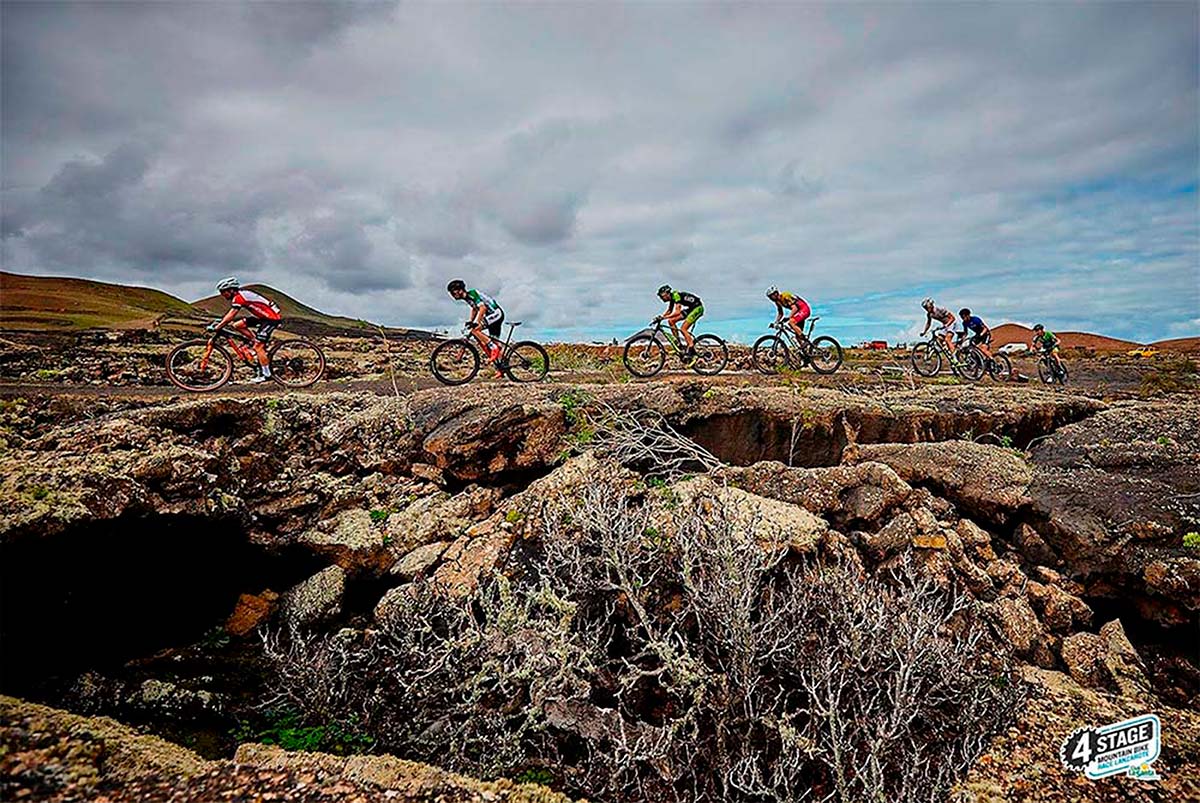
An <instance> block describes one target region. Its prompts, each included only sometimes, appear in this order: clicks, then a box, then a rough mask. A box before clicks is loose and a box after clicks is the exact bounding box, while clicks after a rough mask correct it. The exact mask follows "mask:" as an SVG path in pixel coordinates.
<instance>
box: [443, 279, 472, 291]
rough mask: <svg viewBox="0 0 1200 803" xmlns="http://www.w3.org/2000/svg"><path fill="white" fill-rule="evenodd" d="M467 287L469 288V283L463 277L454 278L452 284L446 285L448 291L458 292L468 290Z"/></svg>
mask: <svg viewBox="0 0 1200 803" xmlns="http://www.w3.org/2000/svg"><path fill="white" fill-rule="evenodd" d="M466 289H467V283H466V282H464V281H463V280H462V279H453V280H451V282H450V284H448V285H446V292H447V293H457V292H458V291H460V290H466Z"/></svg>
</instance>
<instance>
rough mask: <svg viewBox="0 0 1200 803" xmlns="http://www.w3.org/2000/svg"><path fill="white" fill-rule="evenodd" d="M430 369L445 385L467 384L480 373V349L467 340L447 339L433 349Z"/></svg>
mask: <svg viewBox="0 0 1200 803" xmlns="http://www.w3.org/2000/svg"><path fill="white" fill-rule="evenodd" d="M429 370H430V371H432V372H433V375H434V376H435V377H437V380H438V381H439V382H441V383H442V384H443V385H465V384H466V383H468V382H470V381H471V380H472V379H474V378H475V374H477V373H479V350H478V349H476V348H475V346H474V344H472V343H469V342H467V341H466V340H447V341H446V342H445V343H442V344H441V345H440V346H438V347H437V348H435V349H434V350H433V354H432V355H431V356H430V358H429Z"/></svg>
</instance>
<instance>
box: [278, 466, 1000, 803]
mask: <svg viewBox="0 0 1200 803" xmlns="http://www.w3.org/2000/svg"><path fill="white" fill-rule="evenodd" d="M749 531H750V530H749V528H748V527H747V526H746V523H745V522H737V521H731V520H727V519H726V518H725V517H724V516H722V515H720V514H718V515H709V516H700V515H695V514H684V513H681V514H680V515H679V517H678V518H677V519H676V520H674V521H672V522H670V523H669V526H666V523H663V522H658V521H655V520H653V518H652V514H651V513H649V512H648V510H647V509H646V508H644V507H641V506H639V505H637V504H635V503H633V502H630V501H628V500H622V499H620V498H613V496H612V495H611V494H606V493H604V492H603V491H602V490H600V489H597V490H596V491H594V492H592V493H589V494H586V495H584V497H583V498H581V499H578V500H576V501H575V502H574V503H573V504H567V505H562V506H561V507H560V508H559V509H558V510H557V511H556V512H555V515H552V516H550V517H548V519H547V525H546V532H545V533H544V535H543V537H542V538H541V539H540V544H537V545H535V546H532V547H531V550H533V551H531V553H530V554H527V555H525V556H524V558H525V559H524V560H523V561H522V564H523V565H525V566H526V569H525V570H524V571H523V572H522V573H521V574H520V575H519V576H518V577H516V578H515V579H512V580H511V581H510V580H508V579H505V578H500V577H498V578H496V580H495V581H494V582H493V583H492V584H491V585H490V586H488V587H487V588H486V590H482V591H480V592H479V593H478V594H477V595H476V596H474V597H473V598H471V599H469V600H465V601H451V600H447V599H443V598H441V597H438V596H437V595H435V594H433V593H432V592H430V591H429V590H428V589H424V588H421V587H414V588H413V589H412V593H411V594H410V595H408V597H407V598H406V599H405V601H404V602H403V603H402V605H401V606H400V608H399V609H398V610H397V612H396V615H395V616H394V617H393V618H392V620H391V623H389V624H387V625H386V626H384V627H383V628H381V629H380V630H378V631H368V632H365V633H360V632H355V631H343V632H341V633H339V634H336V635H333V636H313V635H303V634H294V635H293V636H292V637H289V638H281V637H278V636H277V637H274V638H271V639H269V640H268V643H267V652H268V655H269V656H270V657H271V659H272V660H273V662H274V665H275V667H276V668H277V670H278V672H277V678H278V685H277V690H276V691H277V694H278V695H279V696H280V697H282V698H285V699H286V702H288V703H290V704H291V705H293V706H296V707H298V708H300V709H301V710H304V711H305V712H307V713H308V714H309V715H310V716H312V717H314V718H317V719H321V720H324V721H330V720H339V721H340V720H345V719H347V718H349V717H354V718H355V721H356V722H358V723H360V726H361V727H363V728H365V729H366V731H367V732H369V733H370V734H371V735H372V736H374V737H375V739H376V741H377V743H378V744H379V745H380V746H382V747H383V748H385V749H388V750H391V751H393V752H396V753H399V754H401V755H405V756H410V757H414V758H419V759H423V760H427V761H431V762H433V763H436V764H439V765H441V766H446V767H449V768H452V769H455V770H460V771H464V772H467V773H471V774H475V775H480V776H484V777H489V776H494V775H508V776H513V775H519V774H521V773H522V772H524V771H527V770H529V769H531V768H534V767H536V768H539V769H546V770H549V771H550V772H551V774H552V775H553V777H554V778H555V782H556V784H557V785H558V786H560V787H562V788H563V789H565V790H566V791H568V792H570V793H574V794H580V795H586V796H587V797H589V798H591V799H596V800H622V801H629V800H646V801H663V800H680V801H684V800H687V801H717V800H723V801H760V800H789V801H791V800H803V799H812V800H821V801H840V802H842V803H849V802H850V801H863V800H877V801H935V800H943V799H945V798H946V796H947V794H948V792H949V790H950V788H951V786H952V785H953V783H954V782H955V781H956V780H957V779H959V778H961V777H962V775H963V773H964V772H965V771H966V769H967V768H968V767H969V766H970V765H971V764H972V763H973V762H974V760H975V759H976V758H977V757H978V756H979V755H980V754H981V753H982V751H983V750H984V749H985V747H986V745H987V744H988V743H989V742H990V740H991V739H992V737H993V736H994V735H995V734H997V733H998V732H1000V731H1002V730H1004V729H1005V728H1006V727H1008V725H1009V724H1010V723H1011V722H1012V721H1013V719H1014V717H1015V716H1016V714H1017V712H1018V710H1019V708H1020V705H1019V704H1020V702H1021V701H1022V697H1023V689H1022V687H1021V685H1020V684H1019V683H1018V682H1017V681H1016V679H1015V675H1014V672H1013V669H1012V667H1011V665H1010V664H1009V662H1008V660H1007V658H1006V657H1005V656H1004V655H1003V654H1002V653H1000V652H999V651H998V650H997V648H996V645H994V644H992V643H990V641H989V637H988V636H987V635H986V634H987V630H986V628H985V627H983V626H982V625H981V623H979V622H977V621H976V610H975V603H974V601H973V600H972V599H970V598H969V597H967V596H963V595H959V594H956V593H953V592H949V593H948V592H945V591H943V590H940V589H939V588H938V586H937V585H935V583H933V582H932V581H931V580H930V579H928V578H926V577H924V576H922V574H921V573H920V571H919V569H918V568H917V567H916V566H915V565H912V564H905V565H903V566H902V567H901V569H900V570H898V571H894V572H892V573H890V574H888V575H886V576H879V577H866V576H863V575H862V574H861V571H860V570H859V569H858V568H857V567H854V566H847V565H843V564H821V563H815V562H814V563H798V562H797V561H795V560H794V559H793V558H792V557H790V556H789V553H788V552H787V550H786V548H785V547H784V546H783V545H781V544H770V543H765V544H764V543H759V542H756V541H755V540H753V539H752V538H750V537H749V535H748V532H749Z"/></svg>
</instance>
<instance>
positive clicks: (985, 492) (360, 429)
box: [0, 381, 1200, 801]
mask: <svg viewBox="0 0 1200 803" xmlns="http://www.w3.org/2000/svg"><path fill="white" fill-rule="evenodd" d="M639 426H640V427H643V428H645V429H644V431H643V430H636V427H639ZM631 428H634V429H633V430H632V431H633V432H634V435H636V437H632V439H631V435H630V433H631ZM664 432H667V433H679V434H681V435H682V436H683V439H676V440H671V441H670V443H671V444H674V446H672V447H671V448H674V449H676V452H673V453H672V454H673V455H674V457H673V458H672V459H677V460H678V461H679V463H678V465H679V466H681V467H683V469H685V470H681V471H679V472H674V473H668V476H666V479H665V480H662V479H658V475H657V474H655V472H654V471H653V470H652V468H651V467H648V463H647V456H646V452H645V451H644V448H645V447H646V444H647V443H651V442H656V441H655V438H660V439H661V438H662V437H664V436H663V435H662V433H664ZM0 439H2V447H0V448H2V451H0V549H2V550H3V553H4V554H3V559H2V564H3V580H4V590H3V593H4V606H3V610H4V640H5V642H6V644H5V651H4V691H5V692H7V693H12V694H16V695H18V696H21V697H26V698H29V699H34V700H38V701H41V702H46V703H50V704H53V705H55V706H57V707H60V708H66V709H70V710H72V711H75V712H77V713H78V715H86V716H88V717H96V716H111V717H115V718H117V719H119V720H121V721H122V722H125V723H128V725H129V726H130V727H134V728H137V729H140V730H143V731H148V732H154V733H159V734H162V735H164V736H167V737H169V738H171V739H173V740H175V741H176V742H178V743H180V744H186V745H190V746H191V747H192V748H194V749H195V751H198V753H203V754H204V755H205V756H206V758H204V759H202V758H200V756H199V755H198V753H197V752H191V751H188V750H184V749H183V748H181V747H177V746H174V745H170V744H167V743H165V742H161V741H157V740H150V741H138V740H139V739H142V740H149V739H150V737H134V736H133V735H132V731H129V730H127V728H126V726H118V725H116V724H115V723H112V722H111V721H109V720H104V719H94V718H91V719H80V718H78V716H77V715H76V714H65V713H59V712H55V711H53V710H50V709H45V708H40V707H37V706H33V705H31V704H28V703H22V702H17V701H15V700H5V702H4V707H3V728H4V738H3V745H4V746H3V748H2V750H3V752H2V753H0V767H2V773H3V776H4V780H3V781H2V782H0V783H3V784H6V786H4V787H2V788H3V789H4V791H5V797H6V799H8V798H13V799H18V796H23V797H25V798H29V799H62V800H72V799H80V800H82V799H111V800H139V799H144V800H164V799H167V800H201V799H205V800H207V799H223V798H222V795H223V794H225V793H226V792H229V793H231V794H232V793H233V790H235V789H239V788H240V789H243V790H245V789H249V788H252V789H255V790H261V791H262V792H263V794H264V796H263V797H262V798H261V799H272V798H270V797H267V796H266V793H267V792H268V791H269V792H271V793H275V792H278V794H279V795H281V797H279V798H277V799H313V800H321V799H326V798H328V799H334V798H335V797H337V798H338V799H362V800H376V799H445V800H458V799H463V800H468V799H469V800H475V799H479V800H490V799H496V800H505V799H511V800H518V799H521V800H524V799H529V800H534V799H547V800H549V799H553V798H552V797H536V795H548V794H549V793H546V792H540V791H536V790H526V789H521V790H518V789H517V788H516V787H513V786H511V785H509V786H506V785H504V784H499V785H493V786H487V787H480V786H477V785H476V786H472V785H471V782H468V781H465V780H461V779H453V780H445V779H447V778H449V776H437V777H438V778H442V779H443V780H444V786H437V785H436V784H435V785H433V786H422V785H421V784H422V783H424V782H423V781H422V782H418V781H416V780H413V777H415V776H414V775H413V773H416V772H417V771H416V770H415V769H412V768H413V767H414V766H415V765H409V764H405V763H396V762H398V759H397V760H393V759H389V758H386V757H380V758H374V759H369V760H365V759H355V758H344V757H332V756H330V757H320V756H314V757H303V756H302V757H289V756H286V755H284V754H283V753H281V752H279V751H278V750H274V749H267V748H263V747H256V746H254V745H253V742H254V736H255V733H261V725H262V723H252V724H254V727H248V726H247V725H246V724H245V723H247V722H248V721H251V722H252V720H253V717H254V716H255V710H256V709H255V708H254V705H255V702H256V699H255V696H256V695H257V694H259V693H260V692H261V691H262V688H264V687H265V686H266V685H269V683H268V681H269V678H264V677H263V675H264V673H265V672H266V671H267V670H266V669H265V664H264V663H263V658H262V655H261V640H260V638H259V634H260V633H261V632H263V630H264V629H270V628H273V627H283V628H291V629H302V630H313V631H324V632H328V633H334V632H338V631H339V630H343V629H347V628H348V629H349V631H352V632H357V633H363V632H367V631H370V630H371V629H372V628H374V627H380V626H382V625H383V623H385V622H386V621H388V620H389V617H392V616H393V615H394V612H395V610H396V609H397V606H402V605H403V604H404V600H405V599H406V598H407V595H408V594H409V593H410V589H411V588H412V587H414V585H415V584H428V585H431V586H432V587H434V588H436V589H439V590H440V592H441V593H444V594H447V595H451V596H454V595H459V596H461V595H469V594H471V593H472V592H473V591H474V590H475V589H476V588H478V587H479V585H480V583H482V582H485V581H487V580H488V579H489V578H491V577H493V576H495V575H496V574H498V573H499V574H504V573H514V572H520V571H522V565H523V562H525V561H528V560H530V559H536V554H537V553H536V550H534V551H532V552H531V551H530V545H535V544H537V543H538V541H539V539H543V538H544V537H546V536H545V533H546V532H547V531H546V529H545V528H544V527H542V524H543V522H544V520H545V517H546V515H547V513H546V511H547V510H548V509H550V506H552V505H553V504H555V503H556V502H562V501H563V500H566V501H568V502H569V501H570V500H571V499H574V498H577V497H578V496H579V495H580V494H581V493H583V492H584V490H585V489H587V488H589V487H592V486H593V485H594V484H595V483H596V482H597V480H598V479H602V480H603V481H604V483H605V486H604V487H605V488H607V489H609V490H608V493H610V494H611V495H612V496H614V497H620V498H624V499H628V500H630V504H636V505H639V506H642V507H644V508H645V509H647V510H649V511H650V512H651V513H652V514H653V515H654V516H656V517H657V520H658V521H659V523H660V524H661V528H662V530H663V531H664V532H665V533H667V534H668V535H669V534H670V532H671V527H672V526H673V524H672V522H675V521H676V520H677V517H678V516H679V515H680V511H683V510H687V511H705V510H710V511H711V510H720V511H721V512H722V515H726V516H730V517H732V518H733V519H734V520H735V521H736V522H737V523H738V526H739V527H742V528H743V529H745V530H746V531H747V532H749V533H751V534H753V535H754V537H755V538H759V539H766V540H770V541H772V542H773V543H779V542H786V544H787V549H788V550H789V552H790V553H791V554H793V555H795V556H797V557H800V558H808V557H811V558H822V557H825V556H829V555H834V554H837V555H843V556H847V555H848V556H851V557H852V558H853V560H854V561H856V562H857V564H859V565H861V566H862V567H863V570H864V571H866V572H880V571H883V570H885V569H886V568H887V567H889V566H894V565H896V563H897V561H900V560H904V559H915V560H917V561H918V562H919V565H920V566H921V567H922V571H923V572H925V573H927V574H928V575H930V576H932V577H934V578H937V580H938V582H939V583H942V584H944V585H945V586H946V587H951V586H953V587H956V588H961V589H965V591H966V593H968V594H969V595H970V597H971V598H972V599H973V600H975V601H976V602H977V603H978V604H979V605H980V609H981V610H982V611H983V616H984V619H985V621H986V623H987V627H988V628H990V630H991V632H992V633H994V634H995V635H996V636H997V637H999V638H1000V639H1001V640H1002V641H1003V643H1004V644H1005V645H1006V648H1007V649H1008V650H1009V651H1010V652H1011V654H1012V656H1013V657H1014V658H1015V660H1016V661H1017V662H1018V663H1019V664H1020V665H1022V667H1023V668H1022V670H1021V672H1022V677H1023V678H1024V682H1025V683H1026V684H1027V686H1028V689H1029V692H1030V695H1029V702H1028V704H1027V706H1026V707H1025V708H1024V709H1023V712H1022V713H1021V714H1020V717H1019V719H1018V721H1017V724H1016V725H1015V726H1014V727H1012V728H1010V729H1009V730H1008V732H1007V733H1005V734H1003V735H1001V736H1000V737H999V738H998V739H997V740H996V741H995V742H994V743H993V744H992V745H991V746H990V749H989V750H988V751H987V752H986V753H985V754H984V755H983V756H982V757H981V758H979V760H978V761H977V762H976V764H975V766H974V768H973V769H972V770H971V772H970V774H969V775H968V776H967V777H966V778H964V779H963V780H962V782H961V784H960V786H959V789H958V793H957V794H959V795H960V797H961V799H965V800H978V801H1017V800H1031V799H1038V800H1127V799H1135V798H1136V799H1143V798H1144V799H1156V800H1183V799H1196V798H1198V797H1200V783H1198V782H1197V778H1200V713H1198V712H1200V641H1198V633H1200V627H1198V621H1197V614H1198V610H1200V546H1195V545H1192V546H1189V545H1187V544H1193V543H1194V541H1193V539H1186V538H1185V537H1186V536H1187V534H1188V533H1189V532H1194V531H1196V530H1198V529H1200V402H1198V401H1197V399H1196V397H1195V396H1194V395H1189V394H1187V393H1175V394H1171V393H1169V392H1166V391H1164V392H1163V394H1162V395H1161V396H1160V397H1159V398H1154V399H1148V400H1143V399H1120V398H1116V399H1109V400H1101V399H1098V398H1093V397H1090V396H1084V395H1080V394H1064V393H1055V392H1051V391H1048V390H1043V389H1040V388H1030V387H1022V388H1018V387H991V386H988V387H986V389H985V388H980V387H958V386H951V385H937V386H918V387H915V388H913V387H896V386H891V385H887V386H884V385H880V386H877V387H874V388H873V389H871V390H870V391H869V392H864V391H863V390H862V389H861V388H858V387H855V386H853V385H850V386H845V387H842V388H840V389H839V388H825V387H815V386H809V385H801V384H795V383H793V384H790V385H785V386H768V387H762V386H756V385H742V384H737V383H733V382H728V383H702V382H699V381H679V382H664V383H649V384H546V385H542V386H538V387H532V388H526V387H507V386H499V385H496V386H491V387H489V388H488V390H487V392H486V393H483V392H480V389H479V388H475V389H471V388H467V389H461V390H443V389H431V390H421V391H417V392H415V393H411V394H408V395H403V396H401V397H396V396H390V397H389V396H378V395H375V394H372V393H321V394H300V395H286V396H273V397H263V396H256V397H249V398H235V397H222V398H217V397H213V398H202V399H193V400H186V401H178V400H163V399H154V398H136V397H135V398H103V399H94V398H85V397H78V396H71V395H54V396H41V395H38V396H22V397H20V398H19V399H17V398H10V399H8V400H7V401H6V402H5V403H4V407H3V408H2V409H0ZM680 443H684V444H685V446H683V447H680V446H679V444H680ZM638 444H641V445H640V446H639V445H638ZM686 444H691V446H687V445H686ZM697 447H698V448H697ZM656 448H657V447H656ZM680 448H682V449H683V451H682V452H680V451H678V450H679V449H680ZM639 449H642V451H639ZM689 449H691V450H692V451H689ZM655 454H656V455H657V456H656V458H655V459H658V460H661V457H662V452H661V449H659V451H657V452H655ZM651 475H653V476H651ZM651 480H653V481H651ZM656 489H659V490H656ZM781 539H782V541H781ZM1185 540H1186V544H1185ZM1194 540H1195V541H1196V542H1200V537H1197V538H1196V539H1194ZM531 555H532V556H534V557H533V558H531ZM1146 712H1154V713H1157V714H1158V715H1159V716H1160V718H1161V719H1162V721H1163V729H1164V737H1163V741H1164V751H1163V755H1162V757H1161V759H1160V760H1159V761H1158V762H1157V764H1156V768H1157V769H1158V771H1159V773H1160V774H1161V775H1162V776H1163V779H1162V780H1161V781H1159V782H1156V783H1147V782H1137V781H1132V780H1128V779H1124V778H1119V779H1108V780H1106V781H1103V782H1091V781H1086V780H1084V779H1082V778H1081V777H1079V776H1078V775H1072V774H1070V773H1068V772H1066V771H1065V770H1063V769H1062V768H1061V765H1060V764H1059V762H1058V756H1057V751H1058V745H1059V744H1060V743H1061V741H1062V739H1063V738H1065V736H1066V735H1068V734H1069V733H1070V732H1071V731H1072V730H1073V729H1074V728H1076V727H1079V726H1082V725H1103V724H1107V723H1108V722H1110V721H1114V720H1116V719H1120V718H1121V717H1123V716H1126V715H1134V714H1140V713H1146ZM593 713H594V712H593ZM573 716H575V717H576V719H571V718H569V717H568V718H565V719H564V720H563V721H561V722H559V724H558V727H561V728H563V729H565V730H567V731H570V729H572V728H583V727H585V726H584V725H583V724H581V723H583V722H585V721H586V717H585V716H584V714H583V713H580V712H578V711H577V712H576V713H575V714H574V715H573ZM239 728H240V735H237V736H235V735H232V734H233V733H235V732H237V731H238V729H239ZM110 733H113V734H118V735H117V736H109V735H108V734H110ZM110 739H112V740H116V741H114V742H112V744H118V743H119V744H121V745H129V744H135V743H136V744H137V745H138V747H137V749H136V750H135V749H134V748H133V747H124V746H123V747H120V748H116V747H112V746H110V744H109V741H107V740H110ZM130 740H133V741H130ZM236 742H244V743H243V744H242V746H241V747H240V748H238V752H237V755H236V758H235V759H234V760H233V761H230V760H229V759H230V757H232V756H233V750H234V748H235V743H236ZM145 745H151V747H147V748H146V749H145V750H144V751H143V750H142V746H145ZM341 747H349V748H353V747H354V745H353V744H351V745H341ZM360 747H362V745H360ZM130 751H132V752H135V753H137V755H138V756H142V758H137V759H132V758H131V759H129V760H128V761H126V759H125V758H120V759H119V760H112V761H110V760H108V759H107V758H106V757H108V756H126V755H127V754H128V753H129V752H130ZM345 752H354V750H353V749H347V750H346V751H345ZM221 757H224V758H221ZM364 761H365V762H367V763H369V764H370V765H371V768H370V769H364V768H363V767H364V766H366V765H365V764H364V763H363V762H364ZM163 762H167V763H163ZM372 762H374V763H372ZM389 762H391V763H389ZM131 765H137V766H138V767H140V769H138V770H137V771H136V772H135V773H133V774H130V772H131V771H129V770H127V768H128V767H129V766H131ZM180 767H185V768H186V771H184V770H182V769H180ZM424 771H425V770H422V772H424ZM389 773H390V774H389ZM380 778H385V779H387V780H385V781H380V780H379V779H380ZM443 780H439V781H438V783H443ZM301 784H303V786H301ZM72 795H74V797H72ZM289 795H290V796H291V798H289V797H288V796H289ZM355 795H358V796H359V797H355ZM389 795H390V796H389ZM404 795H408V797H405V796H404ZM438 795H443V797H440V798H439V797H438ZM456 795H457V796H456ZM518 795H525V796H524V797H520V796H518ZM55 796H57V797H55ZM103 796H107V798H105V797H103ZM231 799H239V798H236V797H234V798H231Z"/></svg>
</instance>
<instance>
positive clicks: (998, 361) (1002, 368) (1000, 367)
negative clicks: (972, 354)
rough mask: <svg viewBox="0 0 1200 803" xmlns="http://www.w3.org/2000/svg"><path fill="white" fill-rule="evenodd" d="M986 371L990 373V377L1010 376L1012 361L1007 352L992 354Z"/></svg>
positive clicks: (1004, 378)
mask: <svg viewBox="0 0 1200 803" xmlns="http://www.w3.org/2000/svg"><path fill="white" fill-rule="evenodd" d="M988 373H989V374H991V375H992V379H997V380H1007V379H1008V378H1009V377H1011V376H1012V361H1011V360H1009V359H1008V355H1007V354H993V355H992V362H991V364H990V365H989V366H988Z"/></svg>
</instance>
